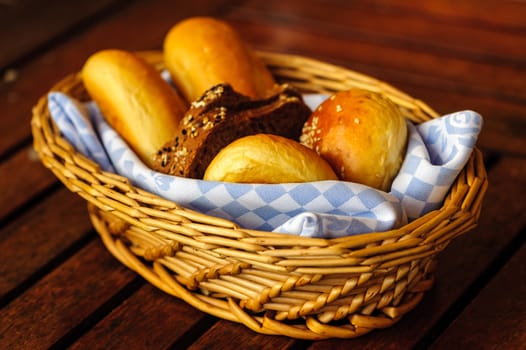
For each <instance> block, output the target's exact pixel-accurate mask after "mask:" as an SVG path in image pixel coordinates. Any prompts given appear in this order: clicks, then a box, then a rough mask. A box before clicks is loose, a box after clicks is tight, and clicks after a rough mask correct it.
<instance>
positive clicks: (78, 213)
mask: <svg viewBox="0 0 526 350" xmlns="http://www.w3.org/2000/svg"><path fill="white" fill-rule="evenodd" d="M90 230H91V224H90V222H89V219H88V215H87V210H86V204H85V201H84V200H83V199H81V198H80V197H79V196H77V195H75V194H72V193H70V192H69V191H68V190H66V189H65V188H63V189H61V190H59V191H57V192H55V193H53V194H52V195H50V196H49V197H47V198H46V199H45V200H43V201H42V202H39V203H38V204H37V205H36V206H34V207H33V208H31V210H29V211H26V212H25V213H24V215H21V216H20V217H18V218H17V219H16V220H14V221H12V222H11V223H9V224H8V225H7V226H5V227H2V229H1V230H0V251H1V252H2V254H0V300H2V299H3V297H4V296H6V295H7V294H9V293H11V292H12V291H13V290H15V289H17V288H18V287H19V286H20V285H21V284H22V283H23V282H26V281H27V280H28V279H29V278H31V277H33V278H32V279H34V280H36V279H38V278H39V277H42V276H36V275H35V274H36V273H37V272H38V271H39V270H40V269H42V268H44V267H46V266H49V268H52V266H50V264H51V263H52V262H53V261H54V260H55V259H56V258H57V257H58V256H60V255H61V254H62V253H64V251H66V250H68V249H70V247H72V246H73V245H75V244H76V243H77V242H79V241H81V240H83V239H84V238H85V237H86V236H90V237H95V235H94V234H93V232H91V233H90ZM57 263H60V262H57Z"/></svg>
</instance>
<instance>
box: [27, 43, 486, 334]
mask: <svg viewBox="0 0 526 350" xmlns="http://www.w3.org/2000/svg"><path fill="white" fill-rule="evenodd" d="M142 55H143V56H144V57H146V58H147V59H148V60H149V61H150V62H151V63H152V64H154V65H155V66H156V67H158V68H159V69H161V68H162V67H163V63H162V56H161V54H160V53H159V52H146V53H142ZM259 55H260V56H261V58H262V59H263V60H264V61H265V62H266V63H267V65H268V66H269V67H270V69H271V70H272V72H273V73H274V74H275V76H276V78H277V79H278V80H279V81H287V82H289V83H291V84H292V85H294V86H296V87H297V88H299V89H300V90H302V91H304V92H325V93H327V92H329V93H330V92H334V91H338V90H343V89H348V88H351V87H361V88H366V89H369V90H374V91H377V92H380V93H382V94H384V95H386V96H388V97H389V98H391V99H392V100H393V101H394V102H395V103H396V104H397V105H398V106H399V107H400V108H401V110H402V111H403V113H404V115H405V116H406V117H407V118H408V119H410V120H412V121H413V122H415V123H420V122H423V121H426V120H429V119H431V118H435V117H436V116H437V114H436V113H435V112H434V111H433V110H431V109H430V108H429V107H427V106H426V105H425V104H424V103H422V102H421V101H418V100H415V99H413V98H411V97H410V96H407V95H406V94H404V93H402V92H400V91H399V90H397V89H395V88H393V87H391V86H389V85H388V84H385V83H383V82H381V81H378V80H375V79H372V78H370V77H367V76H364V75H362V74H359V73H356V72H352V71H349V70H347V69H344V68H341V67H337V66H334V65H330V64H326V63H322V62H319V61H316V60H312V59H308V58H304V57H298V56H291V55H283V54H275V53H265V52H260V53H259ZM53 90H55V91H56V90H58V91H62V92H65V93H68V94H70V95H72V96H74V97H76V98H78V99H80V100H86V99H89V96H88V95H87V93H86V91H85V90H84V87H83V85H82V83H81V81H80V78H79V75H78V74H73V75H71V76H68V77H66V78H65V79H63V80H62V81H61V82H59V83H58V84H57V85H56V86H55V87H54V88H53ZM32 130H33V136H34V147H35V149H36V150H37V152H38V153H39V155H40V157H41V161H42V163H43V164H44V165H45V166H46V167H48V168H50V169H51V170H52V171H53V173H55V175H56V176H57V177H58V178H59V179H60V180H61V181H62V182H63V183H64V184H65V186H67V188H68V189H69V190H71V191H72V192H75V193H77V194H78V195H80V196H82V197H83V198H85V199H86V201H87V202H88V209H89V214H90V217H91V220H92V222H93V226H94V227H95V229H96V230H97V232H98V233H99V234H100V237H101V238H102V241H103V242H104V244H105V246H106V247H107V249H108V250H109V252H110V253H111V254H113V255H114V256H115V257H116V258H117V259H118V260H119V261H121V262H122V263H123V264H124V265H126V266H128V267H129V268H130V269H132V270H134V271H136V272H137V273H138V274H140V275H141V276H143V277H144V278H145V279H146V280H147V281H149V282H150V283H152V284H153V285H155V286H157V287H158V288H160V289H161V290H163V291H165V292H166V293H169V294H172V295H174V296H176V297H178V298H180V299H183V300H184V301H186V302H187V303H189V304H190V305H192V306H194V307H196V308H198V309H200V310H202V311H204V312H206V313H209V314H211V315H214V316H216V317H219V318H224V319H227V320H231V321H235V322H239V323H242V324H244V325H246V326H247V327H249V328H250V329H252V330H254V331H256V332H259V333H263V334H280V335H286V336H289V337H293V338H302V339H324V338H334V337H338V338H352V337H356V336H359V335H362V334H365V333H367V332H369V331H371V330H374V329H377V328H384V327H389V326H391V325H392V324H394V323H395V322H397V321H398V320H399V319H400V318H401V317H402V316H403V315H404V314H406V313H407V312H409V311H410V310H411V309H413V308H414V307H415V306H416V305H417V304H418V303H419V302H420V301H421V299H422V297H423V294H424V292H426V291H427V290H429V289H430V288H431V286H432V285H433V280H434V278H433V270H434V268H435V262H436V258H437V255H438V253H439V252H440V251H442V250H443V249H444V248H445V247H447V245H448V244H449V242H450V241H451V240H452V239H453V238H455V237H457V236H458V235H460V234H462V233H464V232H466V231H468V230H470V229H472V228H473V227H474V226H475V225H476V222H477V219H478V216H479V214H480V209H481V202H482V199H483V196H484V193H485V190H486V187H487V178H486V172H485V169H484V165H483V160H482V157H481V153H480V151H479V150H478V149H475V150H474V152H473V154H472V156H471V158H470V160H469V161H468V163H467V165H466V166H465V168H464V169H463V171H462V172H461V174H460V175H459V176H458V178H457V179H456V181H455V183H454V185H453V186H452V188H451V190H450V193H449V194H448V197H447V199H446V200H445V202H444V204H443V207H442V208H440V209H439V210H436V211H433V212H430V213H429V214H427V215H425V216H423V217H421V218H419V219H417V220H415V221H413V222H411V223H410V224H408V225H406V226H404V227H401V228H400V229H396V230H392V231H388V232H378V233H370V234H363V235H358V236H350V237H344V238H337V239H318V238H303V237H297V236H291V235H285V234H277V233H271V232H263V231H255V230H247V229H243V228H239V227H237V226H236V225H235V224H234V223H232V222H230V221H227V220H223V219H219V218H215V217H210V216H206V215H203V214H200V213H197V212H195V211H191V210H188V209H185V208H183V207H181V206H180V205H178V204H177V203H173V202H171V201H168V200H165V199H163V198H160V197H158V196H156V195H153V194H151V193H148V192H146V191H144V190H141V189H139V188H136V187H134V186H133V185H131V184H130V181H129V180H128V179H127V178H124V177H122V176H119V175H116V174H113V173H107V172H103V171H101V170H100V168H99V166H98V165H97V164H95V163H94V162H93V161H91V160H89V159H87V158H86V157H84V156H82V155H81V154H79V153H77V152H76V151H75V150H74V149H73V147H72V146H71V145H70V144H69V143H68V142H67V141H65V140H64V139H63V138H62V137H61V135H60V132H59V131H58V129H57V128H56V126H55V125H54V123H53V122H52V121H51V119H50V115H49V112H48V109H47V100H46V96H43V97H42V98H41V99H40V100H39V102H38V104H37V105H36V106H35V107H34V110H33V119H32Z"/></svg>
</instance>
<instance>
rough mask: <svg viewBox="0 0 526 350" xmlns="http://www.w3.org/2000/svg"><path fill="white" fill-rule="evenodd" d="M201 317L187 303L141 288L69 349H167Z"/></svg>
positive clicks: (145, 287)
mask: <svg viewBox="0 0 526 350" xmlns="http://www.w3.org/2000/svg"><path fill="white" fill-rule="evenodd" d="M204 316H205V315H204V314H203V313H202V312H200V311H198V310H197V309H194V308H192V307H191V306H189V305H188V304H185V303H184V302H182V301H180V300H177V299H176V298H174V297H172V296H169V295H168V294H165V293H163V292H161V291H159V290H158V289H156V288H155V287H153V286H151V285H144V286H143V287H141V288H140V289H139V290H138V291H137V292H135V293H134V294H133V295H131V296H130V297H129V298H128V299H126V300H125V301H124V302H123V303H122V304H121V305H119V306H118V307H117V308H115V309H114V310H113V311H112V312H111V313H110V314H109V315H108V316H107V317H105V318H104V319H103V320H101V321H100V322H99V323H97V324H96V325H95V326H94V327H93V329H91V330H90V331H89V332H88V333H86V334H85V335H84V336H83V337H81V338H80V339H79V340H78V341H77V342H75V343H74V344H73V345H72V346H71V349H115V350H117V349H134V348H135V349H166V348H168V347H169V346H170V345H172V344H173V343H175V342H177V341H178V340H179V339H180V338H181V337H183V336H184V335H185V334H186V333H187V332H189V331H190V330H191V328H192V327H193V326H194V325H195V324H196V323H198V322H199V321H201V320H202V318H203V317H204ZM137 320H140V322H137Z"/></svg>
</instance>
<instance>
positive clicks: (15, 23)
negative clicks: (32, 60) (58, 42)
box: [0, 0, 123, 70]
mask: <svg viewBox="0 0 526 350" xmlns="http://www.w3.org/2000/svg"><path fill="white" fill-rule="evenodd" d="M118 3H120V5H123V1H119V0H83V1H74V2H72V1H68V0H55V1H37V0H26V1H16V2H12V3H11V4H9V6H4V7H2V8H0V47H2V48H9V49H8V50H1V51H0V70H2V69H3V68H5V67H7V65H9V64H12V63H14V62H15V61H16V60H17V59H19V58H21V57H23V56H25V55H27V54H29V53H30V52H32V51H34V50H35V49H37V48H39V47H41V46H43V45H44V44H46V43H48V42H49V41H51V40H52V39H54V38H55V37H57V36H59V35H61V34H63V33H66V32H67V31H68V30H70V29H71V28H73V27H74V26H76V25H79V24H80V23H82V22H84V21H87V20H89V19H90V18H92V17H93V16H95V15H96V14H98V13H100V12H103V11H106V10H108V9H109V8H110V7H113V6H115V5H116V4H118Z"/></svg>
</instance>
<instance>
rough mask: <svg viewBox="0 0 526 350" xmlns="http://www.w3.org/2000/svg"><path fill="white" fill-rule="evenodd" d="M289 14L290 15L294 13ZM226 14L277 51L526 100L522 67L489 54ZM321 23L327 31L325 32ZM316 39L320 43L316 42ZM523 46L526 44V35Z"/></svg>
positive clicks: (250, 35)
mask: <svg viewBox="0 0 526 350" xmlns="http://www.w3.org/2000/svg"><path fill="white" fill-rule="evenodd" d="M362 15H363V14H362ZM289 16H290V17H291V18H292V17H293V14H290V15H289ZM228 18H229V19H230V20H232V21H233V22H234V23H235V24H236V26H237V27H238V28H240V29H239V30H240V32H241V33H243V34H244V36H245V37H247V38H249V40H250V41H253V42H254V43H255V44H256V45H257V46H262V47H265V48H267V49H271V50H275V51H278V52H297V53H301V54H306V55H309V56H311V55H316V56H319V57H323V58H324V59H330V60H333V61H335V60H337V61H339V62H342V63H345V65H347V66H349V67H350V68H352V67H353V66H354V65H367V66H371V67H380V68H382V69H384V70H386V71H389V70H391V71H394V72H395V73H396V72H403V73H406V75H413V76H418V77H419V79H420V83H421V84H425V85H427V86H430V87H431V86H432V87H436V88H437V89H442V88H444V87H446V88H447V87H450V88H451V87H452V86H456V89H463V90H464V91H466V92H468V93H471V94H477V95H479V96H484V97H488V96H493V97H495V98H501V99H506V100H509V101H511V102H513V101H515V102H516V103H524V101H525V99H526V97H525V96H524V91H526V83H525V82H524V80H523V79H520V77H521V72H523V69H522V68H520V67H515V66H513V65H511V64H502V65H496V64H495V63H494V62H492V61H491V59H489V58H487V57H484V58H479V59H472V58H470V57H462V56H460V55H459V53H458V52H457V51H455V50H453V49H448V50H446V51H440V52H438V51H433V50H430V49H429V48H427V47H426V46H423V45H419V44H404V45H400V44H399V43H398V42H397V40H395V39H394V38H392V37H391V34H390V33H389V32H388V33H387V34H385V33H377V36H380V38H378V39H375V38H372V37H370V36H367V37H364V36H363V35H359V33H357V31H360V30H361V29H360V28H355V27H353V28H351V29H350V28H348V27H345V25H344V24H342V25H340V26H337V28H336V29H334V25H333V24H330V23H327V22H323V21H318V22H314V23H313V22H311V21H306V20H302V19H296V20H295V22H296V23H294V24H293V25H291V24H288V23H287V22H283V21H281V20H275V19H273V17H266V16H264V14H260V13H246V12H245V11H243V10H242V9H240V10H239V11H238V12H232V13H231V14H229V15H228ZM367 20H368V21H370V22H375V21H377V22H382V18H381V17H368V18H367ZM320 28H324V30H323V31H321V30H320ZM331 28H333V30H332V31H331ZM507 37H508V40H512V42H513V43H514V44H515V45H519V44H518V43H517V42H516V41H515V40H514V36H513V35H509V36H507ZM276 38H279V40H276ZM435 38H436V40H444V41H446V42H447V41H448V38H447V37H445V36H439V34H436V36H435ZM313 42H316V43H317V44H316V45H315V46H313V45H312V44H311V43H313ZM478 42H479V43H484V42H485V41H484V40H479V41H478ZM481 45H482V44H481ZM524 47H525V48H526V40H524ZM524 51H526V50H524ZM484 53H487V55H489V53H488V52H487V51H484V49H482V53H481V54H484ZM525 62H526V59H525ZM379 78H381V77H379ZM385 78H389V77H385ZM452 82H454V85H453V84H452Z"/></svg>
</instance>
